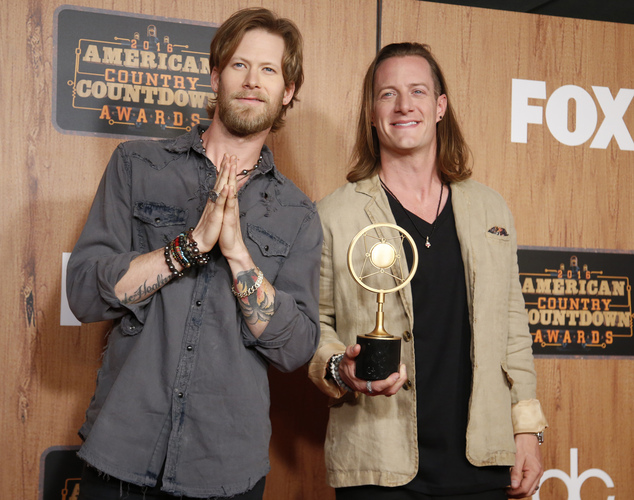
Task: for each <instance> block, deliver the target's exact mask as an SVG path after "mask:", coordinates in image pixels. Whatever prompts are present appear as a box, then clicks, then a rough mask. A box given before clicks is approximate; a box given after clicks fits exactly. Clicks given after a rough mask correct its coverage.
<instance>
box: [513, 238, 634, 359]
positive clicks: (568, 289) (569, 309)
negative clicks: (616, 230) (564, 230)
mask: <svg viewBox="0 0 634 500" xmlns="http://www.w3.org/2000/svg"><path fill="white" fill-rule="evenodd" d="M518 260H519V267H520V284H521V287H522V293H523V294H524V300H525V302H526V310H527V312H528V321H529V325H530V331H531V335H532V336H533V353H534V354H536V355H539V354H544V355H582V356H592V355H599V356H608V355H610V356H615V355H616V356H634V337H633V335H632V277H633V276H634V255H632V254H624V253H623V254H619V253H591V252H582V251H580V252H572V251H560V250H535V249H519V251H518Z"/></svg>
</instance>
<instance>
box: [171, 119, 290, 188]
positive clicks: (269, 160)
mask: <svg viewBox="0 0 634 500" xmlns="http://www.w3.org/2000/svg"><path fill="white" fill-rule="evenodd" d="M204 130H205V128H204V127H202V126H200V125H196V126H195V127H193V128H192V129H191V131H190V132H188V133H186V134H183V135H180V136H178V137H176V138H175V139H174V140H173V141H171V142H168V143H167V144H166V145H165V149H166V150H167V151H170V152H172V153H189V152H190V150H194V151H195V152H196V153H198V154H200V155H204V154H205V153H204V152H203V146H202V143H201V142H200V135H201V134H202V133H203V132H204ZM261 154H262V163H261V164H260V167H259V171H260V172H261V173H263V174H264V173H267V172H271V173H272V174H273V176H274V177H275V179H276V180H277V181H278V182H281V183H283V182H284V176H283V175H281V174H280V173H279V171H278V170H277V168H275V162H274V161H273V153H272V152H271V150H270V149H269V147H268V146H267V145H266V144H264V146H263V147H262V152H261Z"/></svg>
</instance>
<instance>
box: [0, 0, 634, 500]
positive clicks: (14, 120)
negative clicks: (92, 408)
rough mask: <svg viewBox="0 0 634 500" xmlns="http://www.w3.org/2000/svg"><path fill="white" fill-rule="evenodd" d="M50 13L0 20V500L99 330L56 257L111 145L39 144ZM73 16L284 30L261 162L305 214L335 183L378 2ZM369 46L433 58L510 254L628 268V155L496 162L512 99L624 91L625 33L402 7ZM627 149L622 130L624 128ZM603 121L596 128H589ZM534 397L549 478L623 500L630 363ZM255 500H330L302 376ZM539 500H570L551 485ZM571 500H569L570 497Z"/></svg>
mask: <svg viewBox="0 0 634 500" xmlns="http://www.w3.org/2000/svg"><path fill="white" fill-rule="evenodd" d="M64 3H66V2H62V1H61V0H50V1H46V2H45V1H41V0H29V1H26V2H25V1H21V0H5V1H4V2H2V4H1V5H0V38H1V40H2V43H1V44H0V65H1V67H2V71H3V74H2V78H0V95H1V96H2V97H3V102H4V105H3V110H2V114H3V119H2V120H1V122H0V144H1V146H2V152H3V159H2V161H1V162H0V169H1V170H0V172H1V175H2V182H1V183H0V204H1V207H2V210H3V213H4V214H5V216H4V217H3V218H2V235H3V236H2V239H1V241H0V245H1V246H0V248H1V251H2V253H1V255H2V256H3V258H4V262H5V265H4V272H5V276H6V279H5V280H4V285H3V286H2V287H0V298H1V300H2V302H1V303H2V304H3V314H2V319H3V322H2V328H1V329H0V371H1V372H0V373H2V381H3V383H2V384H0V405H1V406H0V408H1V416H0V444H1V449H2V455H1V457H0V484H2V492H3V493H2V495H5V494H6V495H7V496H10V497H11V498H24V499H31V498H36V497H37V490H38V477H39V460H40V456H41V454H42V452H43V451H44V450H46V449H47V448H49V447H51V446H55V445H76V444H79V439H78V437H77V435H76V431H77V429H78V428H79V426H80V425H81V422H82V421H83V415H84V411H85V408H86V406H87V404H88V401H89V398H90V396H91V394H92V391H93V389H94V380H95V375H96V369H97V368H98V366H99V357H100V352H101V350H102V347H103V344H104V335H105V333H106V331H107V325H106V324H92V325H82V326H81V327H61V326H60V321H59V310H60V284H61V255H62V252H68V251H70V250H71V249H72V247H73V244H74V243H75V241H76V239H77V237H78V236H79V232H80V230H81V227H82V225H83V223H84V220H85V217H86V215H87V213H88V209H89V206H90V203H91V200H92V197H93V195H94V192H95V189H96V187H97V183H98V181H99V179H100V177H101V174H102V172H103V169H104V167H105V164H106V161H107V159H108V158H109V156H110V154H111V152H112V150H113V149H114V147H115V146H116V144H117V143H118V142H119V140H118V139H109V138H108V139H106V138H98V137H85V136H77V135H68V134H61V133H59V132H58V131H56V130H55V129H54V127H53V126H52V121H51V116H52V109H51V102H52V95H51V94H52V78H53V75H52V71H53V50H54V49H53V44H54V42H55V41H54V40H53V14H54V11H55V9H56V8H57V7H58V6H60V5H62V4H64ZM73 5H76V6H85V7H92V8H99V9H108V10H117V11H124V12H132V13H142V14H146V15H156V16H161V17H170V18H182V19H199V20H204V21H208V22H222V21H223V20H224V19H225V18H226V17H227V16H228V15H230V14H231V13H232V12H233V11H235V10H237V9H239V8H242V7H246V6H253V5H263V6H266V7H269V8H272V9H274V10H276V11H278V12H279V13H280V14H282V15H284V16H287V17H290V18H292V19H293V20H295V21H296V22H297V24H298V25H299V27H300V29H301V30H302V33H303V34H304V37H305V49H306V52H305V59H306V67H305V70H306V83H305V85H304V87H303V89H302V92H301V94H300V99H301V102H300V103H299V104H298V106H296V107H295V108H294V109H292V110H291V111H290V112H289V115H288V120H287V126H286V128H285V129H283V130H282V131H281V132H280V133H279V134H278V136H276V137H273V138H272V139H271V140H270V141H269V143H270V145H271V147H272V148H273V150H274V152H275V154H276V159H277V162H278V164H279V165H280V167H281V169H282V170H283V171H284V172H285V173H286V174H287V175H289V176H290V177H291V178H293V180H294V181H295V182H296V183H297V184H298V185H299V186H300V187H301V188H302V189H304V190H305V191H306V192H307V193H308V194H309V195H310V196H311V197H312V198H313V199H319V198H321V197H322V196H324V195H325V194H327V193H328V192H330V191H332V190H333V189H334V188H335V187H337V186H339V185H340V184H342V183H343V182H344V178H345V172H346V163H347V158H348V154H349V151H350V148H351V145H352V139H353V135H354V128H355V126H356V117H357V106H358V97H359V88H360V84H361V79H362V76H363V74H364V71H365V68H366V67H367V64H368V63H369V61H370V60H371V59H372V57H373V54H374V50H375V38H374V37H375V26H376V2H375V0H345V1H341V0H339V1H337V0H315V1H313V2H310V3H308V2H295V1H293V0H262V1H254V0H249V1H246V0H242V1H239V0H223V1H215V2H214V1H210V2H194V1H192V0H178V1H176V0H153V1H149V0H134V1H125V0H78V1H76V2H73ZM382 26H383V33H382V37H383V43H389V42H391V41H401V40H418V41H424V42H427V43H430V44H431V45H432V48H433V49H434V52H435V53H436V54H437V55H438V59H439V60H440V62H441V64H442V66H443V68H444V70H445V72H446V75H447V78H448V81H449V82H450V86H451V88H452V90H453V93H454V94H453V98H454V101H455V102H456V104H457V109H458V112H459V115H460V116H461V117H462V118H463V123H464V129H465V132H466V136H467V139H468V141H469V143H470V144H471V146H472V149H473V152H474V156H475V177H476V179H478V180H481V181H483V182H485V183H486V184H488V185H490V186H492V187H493V188H495V189H497V190H498V191H499V192H501V193H502V194H503V195H504V197H505V198H506V199H507V200H508V202H509V204H510V206H511V209H512V210H513V212H514V214H515V217H516V220H517V226H518V231H519V239H520V244H523V245H539V246H557V247H584V248H605V249H617V250H630V249H632V248H634V232H633V231H632V229H633V228H632V222H631V215H630V214H631V213H633V212H634V206H633V205H634V199H633V197H632V192H633V191H634V169H633V168H632V163H633V159H634V156H633V155H634V152H628V151H621V150H620V149H619V148H618V147H617V146H616V145H615V144H614V141H613V142H612V143H611V144H610V146H609V148H608V149H607V150H595V149H590V148H589V146H588V144H585V145H581V146H575V147H570V146H563V145H561V144H560V143H558V142H557V141H556V140H555V139H553V137H552V135H551V134H550V133H549V132H548V129H547V127H546V126H545V125H543V126H537V125H530V126H529V139H528V144H515V143H511V142H510V138H509V137H510V96H511V79H512V78H525V79H531V80H543V81H546V82H547V85H548V95H550V94H551V93H552V91H553V90H555V89H556V88H559V87H561V86H562V85H566V84H573V85H577V86H580V87H582V88H584V89H586V90H588V91H589V92H591V87H592V86H593V85H599V86H607V87H609V88H610V89H611V90H612V92H613V95H615V92H616V91H618V89H619V88H628V87H632V79H633V78H632V77H633V76H634V69H632V65H631V64H630V61H629V60H628V57H629V56H630V54H632V53H634V46H633V45H634V27H631V26H624V25H623V26H622V25H615V24H605V23H596V22H590V21H574V20H564V19H558V18H549V17H543V16H531V15H522V14H513V13H503V12H496V11H489V10H481V9H471V8H466V7H455V6H446V5H439V4H433V3H426V2H417V1H415V0H383V19H382ZM625 121H626V123H627V124H628V128H629V130H631V131H634V120H633V117H632V111H631V110H628V112H627V113H626V115H625ZM600 122H601V113H600V112H599V123H600ZM537 367H538V370H539V377H540V379H539V396H540V399H542V402H543V404H544V406H545V409H546V411H547V413H548V416H549V419H550V423H551V430H550V432H549V434H548V442H547V444H546V445H545V447H544V449H543V451H544V454H545V462H546V467H547V468H558V469H562V470H563V471H566V472H567V473H570V463H569V452H570V448H578V449H579V464H578V466H579V473H582V472H583V471H585V470H587V469H590V468H593V467H597V468H600V469H603V470H605V471H606V472H608V473H609V474H610V476H611V477H612V479H613V480H614V481H615V483H616V488H615V489H614V490H607V489H606V488H605V486H604V485H603V483H601V482H600V481H598V480H596V479H595V480H590V481H587V482H586V483H585V484H584V486H583V489H582V498H584V500H587V499H594V498H597V499H603V498H606V497H607V494H608V493H610V494H615V493H616V494H617V497H618V498H634V480H633V479H632V477H631V475H630V474H629V465H630V464H631V462H632V449H633V448H634V439H633V433H632V430H631V425H630V422H629V421H628V417H629V416H630V415H632V414H633V410H634V398H633V397H632V396H633V393H634V376H633V373H634V365H633V361H632V360H574V359H566V360H552V359H540V360H538V362H537ZM271 378H272V403H273V410H272V420H273V425H274V438H273V441H272V444H271V455H272V464H273V472H272V473H271V475H270V476H269V479H268V483H267V493H266V497H267V499H270V500H273V499H274V500H278V499H279V500H287V499H288V500H305V499H307V500H310V499H320V500H321V499H329V498H334V495H333V494H332V490H331V489H330V488H328V487H327V486H326V485H325V483H324V470H323V452H322V448H321V445H322V441H323V435H324V430H325V422H326V418H327V410H326V408H325V398H324V397H322V396H321V395H320V394H319V393H318V392H317V391H316V390H315V389H314V388H313V387H312V386H311V385H310V384H309V383H308V382H307V381H306V378H305V373H303V371H302V370H299V371H298V372H296V373H295V374H292V375H280V374H277V373H275V372H273V373H272V376H271ZM542 492H543V493H542V496H541V498H542V499H557V500H559V499H566V498H568V497H567V494H566V491H565V488H563V487H562V486H561V483H559V482H557V481H555V480H551V481H549V482H547V483H546V484H545V485H544V488H543V489H542ZM571 498H572V497H571Z"/></svg>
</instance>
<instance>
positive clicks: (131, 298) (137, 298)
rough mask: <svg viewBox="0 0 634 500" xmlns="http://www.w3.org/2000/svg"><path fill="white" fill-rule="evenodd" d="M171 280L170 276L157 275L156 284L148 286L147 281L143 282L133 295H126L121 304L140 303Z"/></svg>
mask: <svg viewBox="0 0 634 500" xmlns="http://www.w3.org/2000/svg"><path fill="white" fill-rule="evenodd" d="M171 279H172V275H171V274H169V275H167V276H164V275H163V274H159V275H158V276H157V277H156V282H155V283H152V284H151V285H148V283H147V281H144V282H143V284H142V285H141V286H140V287H139V288H137V289H136V290H135V291H134V293H132V294H130V295H128V294H127V293H126V294H125V295H124V297H123V300H122V301H121V303H122V304H135V303H137V302H141V301H142V300H144V299H146V298H147V297H149V296H150V295H152V294H153V293H155V292H156V291H157V290H159V289H160V288H162V287H163V286H165V284H166V283H168V282H169V281H171Z"/></svg>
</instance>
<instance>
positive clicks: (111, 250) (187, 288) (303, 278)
mask: <svg viewBox="0 0 634 500" xmlns="http://www.w3.org/2000/svg"><path fill="white" fill-rule="evenodd" d="M199 133H200V131H199V130H198V129H197V128H196V129H194V130H192V132H191V133H188V134H185V135H183V136H181V137H179V138H177V139H175V140H174V139H170V140H162V141H131V142H126V143H123V144H121V145H119V147H118V148H117V149H116V151H115V152H114V154H113V155H112V158H111V160H110V163H109V165H108V167H107V169H106V172H105V174H104V176H103V179H102V181H101V184H100V185H99V189H98V191H97V194H96V196H95V200H94V203H93V206H92V208H91V211H90V215H89V217H88V221H87V223H86V226H85V228H84V230H83V232H82V234H81V236H80V238H79V241H78V242H77V245H76V246H75V248H74V250H73V253H72V256H71V259H70V262H69V264H68V276H67V289H68V299H69V302H70V306H71V309H72V310H73V312H74V313H75V315H76V316H77V317H78V318H79V319H80V320H82V321H84V322H91V321H102V320H108V319H112V320H114V321H113V328H112V330H111V332H110V334H109V337H108V345H107V349H106V351H105V354H104V357H103V365H102V368H101V370H100V371H99V374H98V377H97V388H96V392H95V395H94V397H93V399H92V401H91V403H90V406H89V408H88V411H87V412H86V422H85V423H84V425H83V426H82V428H81V430H80V435H81V436H82V437H83V438H84V444H83V446H82V448H81V450H80V452H79V455H80V457H81V458H83V459H84V460H86V461H87V462H88V463H89V464H91V465H93V466H94V467H96V468H97V469H99V470H101V471H103V472H105V473H107V474H109V475H112V476H114V477H117V478H119V479H121V480H124V481H128V482H132V483H135V484H139V485H148V486H152V485H154V484H156V479H157V477H158V475H159V473H160V471H161V467H162V466H163V464H165V470H164V476H163V489H164V490H166V491H168V492H170V493H172V494H175V495H187V496H195V497H207V496H231V495H235V494H238V493H241V492H244V491H246V490H248V489H250V488H251V487H253V486H254V485H255V483H256V482H257V481H258V480H259V479H261V478H262V477H263V476H264V475H265V474H266V473H267V472H268V470H269V461H268V446H269V438H270V433H271V425H270V421H269V387H268V379H267V368H268V365H269V364H273V365H274V366H276V367H277V368H278V369H280V370H282V371H292V370H295V369H296V368H298V367H300V366H301V365H303V364H304V363H306V362H307V361H308V360H309V359H310V358H311V356H312V354H313V352H314V351H315V348H316V346H317V345H318V342H319V326H318V325H319V314H318V294H319V260H320V252H321V242H322V232H321V225H320V223H319V219H318V215H317V212H316V209H315V207H314V204H313V203H312V202H311V201H310V200H309V199H308V198H307V197H306V196H305V195H304V194H303V193H302V192H301V191H300V190H299V189H298V188H297V187H296V186H295V185H294V184H293V183H292V182H291V181H290V180H289V179H287V178H285V177H284V176H283V175H282V174H280V173H279V172H278V170H277V169H276V168H275V165H274V164H273V156H272V154H271V152H270V151H269V149H268V148H267V147H266V146H265V147H264V149H263V152H262V156H263V158H262V162H261V165H260V167H259V168H258V169H257V171H256V172H255V173H253V174H252V176H251V178H250V179H249V181H248V182H247V184H246V185H245V186H244V187H243V188H242V189H241V190H240V193H239V205H240V212H241V213H240V222H241V228H242V234H243V238H244V240H245V243H246V246H247V248H248V249H249V252H250V253H251V256H252V258H253V260H254V262H255V264H256V265H257V266H258V267H259V268H260V269H261V270H262V272H263V273H264V276H265V277H266V278H267V279H268V280H269V282H270V283H271V284H272V285H273V286H274V287H275V290H276V295H275V313H274V315H273V317H272V318H271V321H270V323H269V324H268V326H267V328H266V330H265V331H264V333H263V334H262V335H261V336H260V338H259V339H256V338H255V337H254V336H253V335H252V334H251V332H250V330H249V329H248V327H247V325H246V323H245V321H244V320H243V316H242V314H241V312H240V309H239V306H238V304H237V302H236V299H235V297H234V296H233V294H232V292H231V284H232V275H231V271H230V269H229V266H228V264H227V261H226V260H225V258H224V257H223V256H222V255H221V254H220V251H219V250H218V248H217V247H216V248H214V249H213V250H212V252H211V260H210V262H209V264H207V265H206V266H204V267H199V268H193V269H189V270H186V271H185V275H184V276H183V277H181V278H179V279H176V280H173V281H171V282H170V283H168V284H167V285H166V286H164V287H163V288H161V289H160V290H158V291H157V292H156V293H154V294H153V295H152V296H151V297H149V298H148V299H146V300H145V301H143V302H141V303H138V304H127V305H124V304H122V303H121V302H120V301H119V300H118V299H117V297H116V296H115V293H114V286H115V284H116V283H117V281H118V280H119V279H120V278H121V277H122V276H123V275H124V274H125V273H126V271H127V270H128V267H129V265H130V262H131V261H132V260H133V259H134V258H136V257H137V256H139V255H141V254H143V253H146V252H149V251H151V250H154V249H157V248H160V247H163V246H165V244H166V243H167V242H169V241H170V240H172V239H174V238H175V237H176V236H177V235H178V234H179V233H180V232H182V231H186V230H187V229H188V228H189V227H192V226H195V225H196V224H197V222H198V220H199V218H200V215H201V213H202V209H203V207H204V205H205V203H206V200H207V195H208V192H209V190H210V189H211V188H212V187H213V185H214V183H215V180H216V169H215V167H214V166H213V165H212V164H211V162H210V161H209V160H208V159H207V157H206V156H205V155H204V153H203V151H202V146H201V143H200V138H199ZM153 285H155V284H153V283H149V282H147V283H145V285H144V286H146V287H148V288H151V287H152V286H153Z"/></svg>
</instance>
